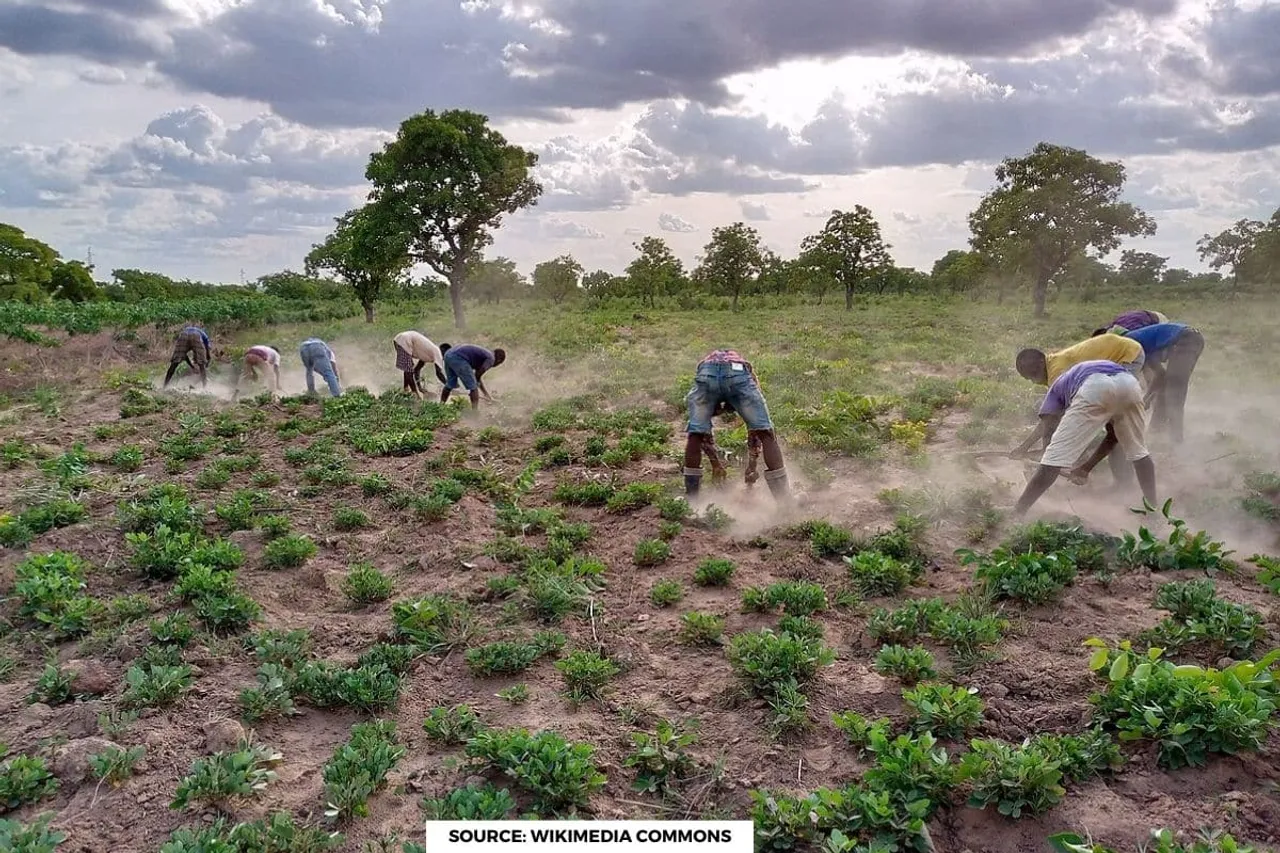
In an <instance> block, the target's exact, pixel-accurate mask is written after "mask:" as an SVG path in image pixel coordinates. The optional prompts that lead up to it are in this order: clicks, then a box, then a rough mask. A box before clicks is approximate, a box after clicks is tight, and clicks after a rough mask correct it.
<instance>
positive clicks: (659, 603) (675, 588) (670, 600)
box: [649, 580, 684, 607]
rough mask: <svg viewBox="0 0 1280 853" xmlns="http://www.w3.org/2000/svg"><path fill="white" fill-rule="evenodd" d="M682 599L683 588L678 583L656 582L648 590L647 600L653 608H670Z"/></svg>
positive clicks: (673, 581)
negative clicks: (651, 603)
mask: <svg viewBox="0 0 1280 853" xmlns="http://www.w3.org/2000/svg"><path fill="white" fill-rule="evenodd" d="M682 598H684V588H683V587H681V586H680V582H679V581H675V580H665V581H658V582H657V583H655V584H654V585H653V586H652V587H650V588H649V600H650V601H652V602H653V604H654V606H655V607H670V606H671V605H673V604H675V603H676V602H678V601H679V600H680V599H682Z"/></svg>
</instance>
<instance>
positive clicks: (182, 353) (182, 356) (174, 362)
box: [164, 335, 191, 388]
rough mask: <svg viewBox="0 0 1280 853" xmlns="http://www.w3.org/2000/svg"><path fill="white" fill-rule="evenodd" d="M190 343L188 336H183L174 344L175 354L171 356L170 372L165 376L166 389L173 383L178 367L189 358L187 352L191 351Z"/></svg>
mask: <svg viewBox="0 0 1280 853" xmlns="http://www.w3.org/2000/svg"><path fill="white" fill-rule="evenodd" d="M190 346H191V345H190V343H189V342H188V341H187V336H186V335H182V336H180V337H179V338H178V340H176V341H175V342H174V344H173V353H172V354H171V355H170V356H169V372H168V373H166V374H165V375H164V387H165V388H168V387H169V383H170V382H172V381H173V374H174V373H175V372H177V370H178V365H180V364H182V362H183V361H185V360H186V358H187V352H188V351H189V349H190Z"/></svg>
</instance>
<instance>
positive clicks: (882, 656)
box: [876, 646, 938, 686]
mask: <svg viewBox="0 0 1280 853" xmlns="http://www.w3.org/2000/svg"><path fill="white" fill-rule="evenodd" d="M876 672H878V673H880V674H881V675H890V676H893V677H894V678H896V679H898V680H899V681H901V682H902V683H903V684H906V685H908V686H910V685H914V684H917V683H918V682H921V681H926V680H928V679H931V678H936V677H937V675H938V673H937V671H936V670H935V669H934V660H933V655H932V654H931V653H930V652H929V650H928V649H926V648H924V647H923V646H914V647H912V648H907V647H905V646H884V647H882V648H881V649H880V652H879V653H878V654H877V655H876Z"/></svg>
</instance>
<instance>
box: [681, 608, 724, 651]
mask: <svg viewBox="0 0 1280 853" xmlns="http://www.w3.org/2000/svg"><path fill="white" fill-rule="evenodd" d="M723 634H724V618H723V617H721V616H716V615H715V614H713V613H700V612H698V611H693V612H690V613H686V614H684V615H683V616H681V617H680V641H681V642H682V643H686V644H687V645H690V646H715V645H718V644H719V643H720V638H721V636H722V635H723Z"/></svg>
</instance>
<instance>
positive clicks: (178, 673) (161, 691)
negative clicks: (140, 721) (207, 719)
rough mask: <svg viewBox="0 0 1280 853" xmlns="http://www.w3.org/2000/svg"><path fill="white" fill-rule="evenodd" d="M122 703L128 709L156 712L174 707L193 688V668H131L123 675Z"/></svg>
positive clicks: (156, 666) (160, 666)
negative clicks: (154, 709) (180, 697)
mask: <svg viewBox="0 0 1280 853" xmlns="http://www.w3.org/2000/svg"><path fill="white" fill-rule="evenodd" d="M124 683H125V690H124V695H123V696H122V697H121V702H122V704H123V706H124V707H126V708H157V707H164V706H167V705H172V704H173V703H174V702H176V701H177V699H178V697H179V696H181V695H182V694H183V693H185V692H186V691H187V689H188V688H190V687H191V667H190V666H187V665H186V664H180V665H177V666H162V665H150V666H145V667H143V666H136V665H135V666H131V667H129V671H128V672H126V673H125V675H124Z"/></svg>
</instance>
